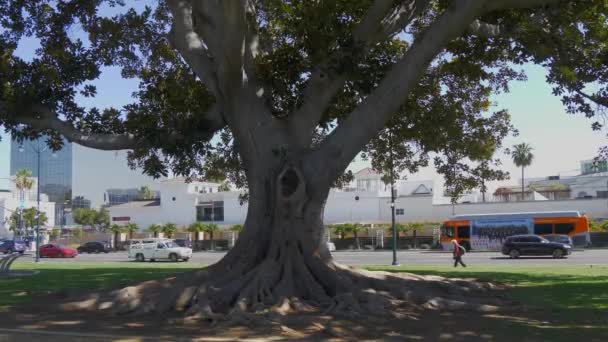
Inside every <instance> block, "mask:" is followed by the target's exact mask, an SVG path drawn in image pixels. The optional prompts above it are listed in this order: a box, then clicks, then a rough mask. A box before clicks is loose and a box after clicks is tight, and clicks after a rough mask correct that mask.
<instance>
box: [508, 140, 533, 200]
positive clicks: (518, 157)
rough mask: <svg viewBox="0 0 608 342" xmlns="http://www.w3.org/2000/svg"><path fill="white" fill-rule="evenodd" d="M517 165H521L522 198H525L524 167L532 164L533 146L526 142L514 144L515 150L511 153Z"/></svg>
mask: <svg viewBox="0 0 608 342" xmlns="http://www.w3.org/2000/svg"><path fill="white" fill-rule="evenodd" d="M511 157H512V158H513V162H514V163H515V166H517V167H521V199H522V201H523V200H524V168H525V167H526V166H530V164H532V159H533V158H534V155H533V154H532V147H531V146H530V145H528V144H526V143H521V144H517V145H514V146H513V152H512V153H511Z"/></svg>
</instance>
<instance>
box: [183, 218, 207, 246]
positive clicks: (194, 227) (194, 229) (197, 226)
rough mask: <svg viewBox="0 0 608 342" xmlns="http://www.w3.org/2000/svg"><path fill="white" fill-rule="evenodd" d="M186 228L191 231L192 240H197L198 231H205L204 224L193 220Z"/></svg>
mask: <svg viewBox="0 0 608 342" xmlns="http://www.w3.org/2000/svg"><path fill="white" fill-rule="evenodd" d="M187 230H188V232H190V233H192V235H194V239H193V240H194V241H196V242H198V240H199V238H198V235H199V234H198V233H200V232H204V231H205V224H204V223H202V222H193V223H192V224H190V225H189V226H188V229H187Z"/></svg>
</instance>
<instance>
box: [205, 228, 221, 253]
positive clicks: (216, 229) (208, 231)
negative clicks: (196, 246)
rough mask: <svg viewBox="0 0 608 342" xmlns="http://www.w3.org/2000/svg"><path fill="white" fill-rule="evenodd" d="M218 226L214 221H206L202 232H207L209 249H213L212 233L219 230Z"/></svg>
mask: <svg viewBox="0 0 608 342" xmlns="http://www.w3.org/2000/svg"><path fill="white" fill-rule="evenodd" d="M219 231H220V227H219V226H218V225H217V224H215V223H208V224H206V225H205V228H204V232H205V233H207V234H209V239H210V240H211V250H215V242H214V240H213V233H216V232H219Z"/></svg>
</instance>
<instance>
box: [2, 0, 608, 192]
mask: <svg viewBox="0 0 608 342" xmlns="http://www.w3.org/2000/svg"><path fill="white" fill-rule="evenodd" d="M144 3H145V2H138V3H137V4H138V7H140V8H141V7H142V5H143V4H144ZM112 11H114V10H112ZM108 13H109V12H108ZM36 47H37V42H36V41H35V40H33V39H30V40H25V41H23V42H22V44H20V46H19V49H18V51H17V54H18V55H19V56H21V57H22V58H25V59H31V58H32V57H33V56H34V55H35V50H36ZM525 70H526V72H527V75H528V80H527V81H525V82H516V83H513V84H512V85H511V92H510V93H506V94H500V95H497V96H495V101H496V103H497V106H496V108H497V109H502V108H504V109H507V110H508V111H509V112H510V113H511V116H512V123H513V124H514V125H515V127H516V128H517V129H518V130H519V132H520V135H519V136H518V137H515V138H508V139H507V140H506V141H505V146H512V145H513V144H516V143H520V142H526V143H529V144H530V145H531V146H532V147H533V148H534V151H533V153H534V155H535V158H534V161H533V163H532V165H531V166H530V167H529V168H527V171H526V177H528V176H530V177H541V176H548V175H557V174H562V175H566V174H573V173H576V172H577V171H576V170H577V169H579V168H580V161H581V160H585V159H591V158H593V157H594V156H595V155H596V153H597V150H598V148H599V147H600V146H602V145H604V144H606V138H605V135H604V133H602V132H593V131H592V130H591V128H590V124H591V123H590V121H589V120H588V119H585V118H584V117H583V116H581V115H575V116H573V115H569V114H566V113H565V111H564V109H563V106H562V104H561V102H560V99H559V98H558V97H556V96H553V95H552V94H551V88H550V87H549V86H548V85H547V84H546V83H545V76H546V73H545V71H544V70H543V69H542V68H540V67H537V66H533V65H528V66H526V67H525ZM96 85H97V90H98V95H97V97H95V98H93V99H91V98H81V101H82V102H81V103H82V104H83V105H85V106H87V107H92V106H96V107H98V108H104V107H108V106H114V107H121V106H122V105H125V104H127V103H129V102H130V101H131V94H132V93H133V91H135V90H136V89H137V81H135V80H124V79H122V78H121V76H120V72H119V70H118V69H117V68H106V69H104V72H103V73H102V75H101V77H100V79H99V80H98V81H97V82H96ZM0 131H1V132H0V134H1V137H2V141H1V142H0V189H1V188H6V187H7V185H8V184H7V182H6V180H4V179H2V178H6V177H8V173H9V167H10V156H9V154H10V148H9V147H10V146H9V144H10V142H9V139H8V137H7V136H6V134H5V133H4V130H3V129H0ZM502 160H503V166H504V169H505V170H507V171H509V172H510V173H511V175H512V180H511V181H510V183H514V182H516V181H517V179H519V177H520V171H519V169H517V168H516V167H515V166H514V165H513V163H512V162H511V161H510V159H509V158H508V157H507V156H502ZM365 166H367V163H364V162H361V161H355V162H354V163H353V164H352V165H351V169H352V170H354V171H357V170H358V169H360V168H362V167H365ZM409 178H410V179H438V176H437V174H436V173H435V171H434V170H433V169H432V168H426V169H423V170H421V171H420V172H419V173H418V174H416V175H410V176H409Z"/></svg>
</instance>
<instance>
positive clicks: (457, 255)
mask: <svg viewBox="0 0 608 342" xmlns="http://www.w3.org/2000/svg"><path fill="white" fill-rule="evenodd" d="M452 245H453V246H454V248H453V249H452V254H453V255H454V267H457V266H458V263H460V264H461V265H462V267H467V265H465V264H464V262H462V256H463V255H464V253H465V248H464V247H462V246H461V245H460V244H459V243H458V241H456V240H452Z"/></svg>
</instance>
